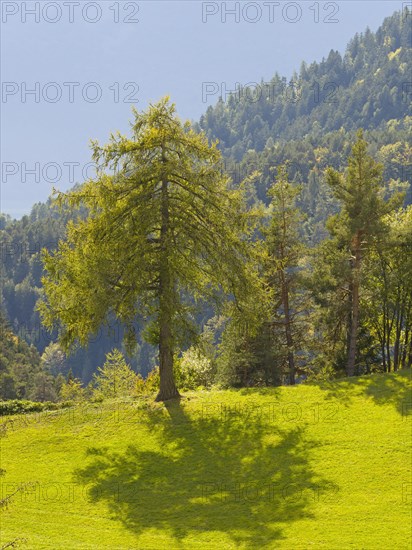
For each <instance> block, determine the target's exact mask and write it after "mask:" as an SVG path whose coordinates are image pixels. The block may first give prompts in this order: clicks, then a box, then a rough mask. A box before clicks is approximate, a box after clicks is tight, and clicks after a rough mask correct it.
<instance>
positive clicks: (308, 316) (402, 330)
mask: <svg viewBox="0 0 412 550" xmlns="http://www.w3.org/2000/svg"><path fill="white" fill-rule="evenodd" d="M409 19H410V17H409ZM411 44H412V31H411V26H410V24H409V22H408V17H407V16H405V13H404V14H401V13H395V14H394V15H393V16H392V17H390V18H387V19H386V20H385V21H384V23H383V25H382V26H381V27H380V28H379V29H378V31H377V32H376V33H372V32H371V31H370V30H367V31H365V33H363V34H361V35H356V36H355V37H354V38H353V39H352V40H351V42H350V43H349V45H348V47H347V50H346V52H345V53H344V54H343V55H341V54H340V53H339V52H335V51H331V52H330V53H329V55H328V56H327V58H325V59H324V60H323V61H322V62H320V63H318V62H314V63H312V64H311V65H309V66H306V65H305V64H302V66H301V68H300V71H299V74H296V75H295V76H294V77H293V79H292V81H291V82H287V81H286V79H284V78H281V77H280V76H279V75H277V74H276V75H275V76H274V77H273V79H272V80H271V81H270V82H269V83H266V84H265V83H262V84H261V86H260V87H258V88H255V89H254V90H251V89H249V90H247V89H242V90H240V91H239V94H233V95H232V96H230V97H229V98H227V101H223V100H220V101H218V103H217V104H216V105H215V106H214V107H209V108H208V110H207V112H206V113H205V115H204V116H202V117H201V119H200V121H199V123H198V124H196V125H195V129H197V130H198V131H199V130H203V131H205V133H206V135H207V137H208V138H209V139H210V140H211V141H212V140H215V139H216V138H217V139H218V140H219V148H220V150H221V151H222V154H223V166H222V169H224V170H225V171H226V172H227V173H228V174H229V176H230V177H231V178H232V181H233V184H234V187H238V186H239V185H240V184H241V182H243V181H244V180H246V184H245V186H246V188H247V196H248V203H249V206H260V207H261V210H262V211H263V214H262V216H263V226H264V227H263V228H262V230H261V231H258V232H257V234H259V235H264V237H265V239H264V240H265V245H264V252H263V254H264V257H266V260H267V263H265V261H266V260H262V265H261V267H262V269H263V271H264V272H265V277H266V279H265V284H266V285H267V288H269V292H270V293H272V294H271V296H272V299H273V304H274V305H272V308H271V309H270V308H269V309H270V311H269V312H267V311H266V312H265V313H264V315H263V317H262V318H261V320H262V322H261V323H260V325H259V326H257V327H256V326H255V327H253V330H251V329H249V328H248V327H245V326H244V324H242V323H241V322H237V321H239V319H236V315H235V313H234V314H233V318H232V321H231V322H228V321H227V319H226V320H223V321H222V320H221V319H220V318H219V317H213V315H214V313H213V311H212V309H211V308H210V307H208V306H206V307H205V308H204V309H203V311H199V312H197V314H196V316H195V321H196V323H197V325H198V326H200V329H201V331H202V330H203V336H204V338H203V339H208V338H209V340H210V339H211V340H213V342H214V344H216V345H218V346H217V351H216V350H215V351H213V352H210V346H209V352H202V353H204V354H205V357H206V360H207V361H208V362H209V363H208V364H210V365H211V367H210V372H211V375H210V377H209V379H208V380H206V383H212V382H216V381H218V382H219V383H221V384H224V385H238V386H239V385H240V386H242V385H262V384H278V383H282V382H283V383H284V382H290V383H294V381H295V376H296V377H297V376H302V377H307V376H328V375H336V374H339V373H340V374H342V373H343V372H344V370H345V354H346V353H347V348H348V345H349V343H348V342H349V340H350V334H349V332H350V331H349V328H348V327H349V324H350V323H349V321H348V318H349V317H350V316H351V315H352V313H353V311H352V309H353V308H352V306H353V304H351V303H349V302H348V295H349V294H350V293H351V292H352V290H353V288H352V285H353V280H352V274H351V271H350V269H349V267H350V262H348V256H347V254H348V253H349V252H350V253H351V252H352V251H353V242H352V241H351V237H350V234H351V231H352V229H353V227H352V226H351V224H350V223H349V222H348V219H349V218H350V216H352V218H353V219H355V218H356V216H357V218H356V220H357V221H356V223H358V224H360V223H363V224H365V219H367V217H368V216H369V217H370V216H371V215H372V214H373V212H375V210H374V208H375V207H376V205H378V204H379V205H380V206H379V208H380V210H379V220H378V221H377V222H376V224H375V225H374V226H373V227H372V226H370V224H369V225H368V226H367V229H364V228H363V226H362V229H361V230H360V233H359V234H360V235H361V236H360V237H359V238H360V244H359V247H358V248H359V250H361V249H362V254H361V256H362V267H360V265H359V266H358V267H359V269H362V285H363V286H362V289H364V292H362V294H361V296H360V298H359V301H360V305H361V314H360V317H359V335H360V336H359V342H358V346H357V351H356V358H355V360H354V361H355V363H356V368H355V371H356V372H357V373H358V374H360V373H363V372H371V371H374V370H384V371H390V370H393V369H395V370H396V369H398V368H400V367H409V366H411V361H412V334H411V331H412V328H411V320H412V288H411V281H412V276H411V275H412V271H411V269H412V266H411V258H412V255H411V254H410V250H411V233H412V231H411V228H412V225H411V224H412V220H411V216H412V210H411V208H406V207H407V206H408V205H410V204H412V191H411V189H412V185H411V184H412V182H411V178H412V144H411V135H412V116H411V99H410V98H411V82H410V80H411V79H410V74H411V61H410V60H411V54H412V48H411ZM273 64H274V67H275V66H276V60H274V62H273ZM359 128H364V130H365V132H364V135H363V137H362V138H359V136H358V138H357V137H356V131H357V130H358V129H359ZM357 139H358V140H359V141H358V152H359V151H360V150H361V149H362V144H361V143H363V141H362V140H363V139H365V147H366V143H367V144H368V145H367V151H366V149H365V151H363V152H362V153H359V154H361V155H362V159H363V160H362V162H363V161H365V162H367V163H369V160H367V159H369V158H370V159H373V162H375V161H376V166H375V164H370V165H369V164H368V166H369V168H370V174H371V178H370V181H369V182H367V184H365V185H366V186H365V188H364V189H357V191H356V193H358V195H356V199H357V200H359V201H360V202H361V201H362V198H363V196H362V193H369V194H370V200H371V203H370V205H369V206H368V208H369V210H368V208H366V207H365V208H364V209H363V210H362V212H360V213H359V212H357V213H354V212H353V208H352V206H353V205H350V204H345V193H344V192H343V191H342V189H344V187H345V185H346V186H347V188H348V189H349V188H350V185H352V184H353V181H352V182H351V180H350V178H347V179H346V180H345V181H344V182H343V180H344V175H343V174H344V172H345V170H346V169H347V166H348V158H350V156H351V154H354V157H353V158H354V159H355V160H356V152H355V153H352V148H353V146H354V144H355V142H356V140H357ZM359 144H360V145H359ZM366 153H367V154H368V157H367V158H366V156H365V155H366ZM369 155H370V157H369ZM365 159H366V160H365ZM354 162H355V161H354ZM370 162H371V163H372V160H371V161H370ZM380 164H381V166H380ZM283 165H284V168H283V169H282V170H280V172H278V173H277V175H276V169H277V168H278V167H279V166H283ZM328 168H330V169H334V170H335V171H337V173H339V174H340V175H339V177H338V176H337V175H336V174H335V175H333V173H332V172H329V176H328V175H327V174H328V172H327V169H328ZM369 168H368V169H369ZM339 178H341V179H342V178H343V179H342V181H341V179H339ZM275 181H276V184H274V182H275ZM339 188H341V189H340V190H339ZM279 193H280V194H279ZM353 193H355V191H353ZM356 193H355V194H356ZM359 193H360V194H359ZM401 193H403V195H402V194H401ZM377 197H378V198H379V200H378V198H377ZM375 199H376V200H375ZM374 201H375V202H374ZM376 201H378V202H376ZM379 201H381V202H379ZM384 204H386V205H389V206H388V207H386V206H383V205H384ZM371 205H372V206H371ZM373 205H375V206H373ZM402 206H403V208H402ZM351 209H352V210H351ZM274 212H275V213H277V216H278V217H279V216H283V217H284V219H285V220H288V224H289V225H288V229H289V230H288V232H286V233H284V234H283V235H282V238H281V237H280V236H279V235H280V234H281V232H280V231H279V226H278V225H276V224H277V223H278V221H276V219H278V218H276V216H275V217H274V216H273V214H274ZM83 214H84V211H82V210H76V212H75V213H73V212H72V211H70V210H64V211H59V210H58V209H57V208H56V207H55V205H54V204H53V203H52V202H51V201H48V202H47V203H46V204H37V205H35V206H34V207H33V208H32V211H31V213H30V215H28V216H24V217H23V218H22V219H21V220H18V221H16V220H11V219H10V218H8V217H7V216H3V217H2V219H1V225H0V228H1V229H0V247H1V252H2V256H1V262H2V309H3V310H4V312H5V316H6V317H7V319H8V322H9V325H10V327H11V328H12V329H13V331H14V332H15V334H18V335H19V337H20V339H25V340H26V341H27V342H28V343H29V344H34V346H35V347H36V348H37V350H38V352H39V353H40V354H42V353H44V352H45V350H46V348H47V347H48V346H50V344H52V343H53V341H55V340H56V339H57V332H56V331H54V332H53V333H52V334H48V333H47V331H46V329H45V328H44V327H43V326H42V325H41V322H40V318H39V314H38V312H37V311H36V309H35V306H36V303H37V302H38V300H39V298H40V297H41V295H42V283H41V277H42V275H43V267H42V262H41V255H40V250H41V249H42V248H47V249H48V250H54V249H55V248H56V246H57V242H58V240H59V239H62V238H63V237H64V236H65V235H66V227H67V221H68V220H69V219H72V220H73V219H76V217H77V216H79V215H80V216H82V215H83ZM362 216H363V221H359V220H360V217H362ZM372 217H373V216H372ZM352 218H351V219H352ZM378 222H379V223H378ZM354 223H355V222H354ZM365 235H366V236H365ZM282 239H283V240H282ZM280 250H282V255H279V254H280V253H279V251H280ZM285 250H286V251H287V252H285ZM348 251H349V252H348ZM265 255H266V256H265ZM351 261H352V260H351ZM279 266H281V267H279ZM358 267H355V269H358ZM245 307H246V306H245ZM245 311H247V309H243V311H242V314H241V317H243V321H244V318H245V315H246V313H245ZM351 312H352V313H351ZM265 315H266V317H265ZM285 315H288V318H287V321H285ZM208 318H211V319H210V322H209V324H208V325H207V326H206V327H205V325H204V323H205V322H206V321H207V320H208ZM141 321H143V320H140V319H137V320H136V323H135V329H136V331H137V332H138V343H137V345H136V347H135V349H134V350H133V351H132V353H131V354H130V362H131V364H132V366H133V368H134V369H135V370H138V371H140V372H141V373H142V374H143V375H146V374H147V373H148V372H149V371H150V370H151V369H152V368H153V367H154V366H155V364H156V353H155V350H154V348H153V347H152V346H150V345H149V344H147V343H145V342H144V340H143V338H142V335H141V329H142V326H143V324H142V322H141ZM246 324H247V323H246ZM285 324H286V325H288V326H290V327H291V330H290V332H289V334H288V333H287V331H286V332H285V331H284V327H285ZM123 333H124V330H123V326H122V325H121V324H120V323H119V322H118V321H116V320H115V319H114V318H113V320H112V322H111V323H109V326H107V327H104V328H102V329H101V330H100V331H99V333H98V334H97V335H96V336H95V337H93V338H92V342H91V343H90V344H89V346H88V347H86V348H85V349H81V348H80V347H79V348H78V349H77V351H76V353H75V354H74V355H72V356H71V357H69V358H68V359H67V361H66V363H65V367H64V368H65V370H64V371H61V373H62V374H67V369H68V368H69V367H71V368H72V370H73V373H74V375H75V376H77V377H79V378H81V379H82V380H83V381H84V382H88V381H89V380H90V379H91V377H92V375H93V373H94V372H95V371H96V368H97V367H98V366H99V365H102V364H103V362H104V357H105V354H106V353H107V352H108V351H110V350H111V349H112V348H113V347H118V348H122V349H124V348H123V344H122V340H123ZM211 334H212V335H211ZM205 335H206V336H205ZM210 335H211V336H210ZM209 340H208V341H209ZM262 349H264V350H265V353H262ZM49 351H50V350H49ZM189 351H190V350H189ZM292 351H293V360H292V356H291V352H292ZM30 353H31V354H32V355H31V356H32V357H34V355H33V354H34V352H33V351H31V352H30ZM36 357H37V356H36ZM186 359H187V357H186ZM38 361H39V359H38V357H37V358H36V360H35V361H34V363H35V364H37V362H38ZM291 361H292V362H291ZM274 364H275V365H277V366H276V369H273V365H274ZM291 369H292V371H293V376H292V377H291V378H290V372H291ZM10 372H11V371H10ZM7 374H8V375H9V374H10V373H9V372H8V371H7ZM10 376H11V378H13V377H14V378H16V376H17V375H15V374H13V372H11V374H10ZM15 381H16V380H14V382H13V384H14V383H15ZM3 397H7V396H5V395H3Z"/></svg>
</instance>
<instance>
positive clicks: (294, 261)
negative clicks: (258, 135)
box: [264, 164, 304, 384]
mask: <svg viewBox="0 0 412 550" xmlns="http://www.w3.org/2000/svg"><path fill="white" fill-rule="evenodd" d="M299 193H300V188H299V187H296V186H294V185H292V184H291V183H290V182H289V181H288V172H287V165H286V164H283V165H280V166H279V167H278V171H277V178H276V181H275V182H274V183H273V185H272V186H271V188H270V189H269V193H268V194H269V197H270V198H271V203H270V222H269V224H268V226H267V227H266V228H265V230H264V235H265V237H266V262H265V272H264V277H265V280H266V282H267V284H268V286H269V288H270V289H271V294H272V306H271V310H272V316H271V324H272V330H273V331H274V332H275V333H276V332H277V333H279V330H280V331H281V332H282V334H281V337H280V338H278V341H281V342H282V341H283V342H284V347H285V349H286V359H287V365H288V367H287V370H288V373H287V379H288V382H289V384H294V383H295V375H296V361H295V344H296V342H295V337H296V335H297V332H298V324H299V313H301V311H300V306H301V305H302V296H300V297H298V295H297V288H296V287H297V282H298V273H299V264H300V262H301V260H302V257H303V255H304V245H303V243H302V237H301V235H300V234H299V226H300V225H301V223H302V221H303V214H302V212H301V211H300V210H299V208H297V206H296V198H297V196H298V195H299ZM299 343H300V344H302V341H301V339H299Z"/></svg>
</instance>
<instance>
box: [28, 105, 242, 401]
mask: <svg viewBox="0 0 412 550" xmlns="http://www.w3.org/2000/svg"><path fill="white" fill-rule="evenodd" d="M134 114H135V120H134V122H133V124H132V137H131V138H128V137H124V136H122V135H120V133H118V134H117V135H112V136H111V139H110V141H109V143H108V144H107V145H106V146H103V147H102V146H99V144H98V143H97V142H92V149H93V158H94V160H95V161H96V163H97V164H98V165H99V167H100V169H99V173H98V176H97V178H96V179H95V180H93V181H89V182H86V183H85V184H84V185H83V186H82V187H81V188H80V189H79V190H76V191H73V192H70V193H68V194H63V193H58V194H57V199H56V200H57V202H58V203H59V204H60V205H69V206H71V207H72V208H75V207H78V206H79V205H83V206H85V207H86V208H87V212H88V214H87V216H86V218H85V219H83V220H81V219H78V220H77V221H75V222H70V223H69V225H68V230H67V238H66V240H65V241H64V242H63V241H62V242H60V243H59V247H58V250H57V251H56V252H55V253H48V252H45V254H44V266H45V269H46V276H45V277H44V278H43V285H44V298H43V299H42V301H41V302H40V303H39V306H38V307H39V309H40V313H41V315H42V319H43V322H44V323H45V325H46V326H47V327H50V328H51V327H53V326H55V325H56V324H57V323H58V324H59V326H60V338H59V340H60V343H61V344H62V346H63V347H64V348H65V349H70V347H71V346H72V345H73V344H74V343H75V342H76V341H80V342H81V343H82V344H85V343H86V342H87V338H88V335H89V334H93V333H96V332H97V331H98V330H99V327H100V326H101V325H102V324H103V323H105V322H107V319H108V316H109V315H113V314H114V315H115V316H116V318H117V319H118V320H119V321H120V322H122V323H125V325H126V327H127V340H128V341H129V342H130V343H131V342H132V341H133V337H134V321H135V319H136V317H137V316H138V315H139V316H143V317H144V318H145V319H146V320H147V322H148V327H147V329H146V331H145V334H146V338H147V339H148V340H149V341H150V342H152V343H155V344H157V345H158V348H159V362H160V390H159V393H158V396H157V398H156V399H157V400H159V401H164V400H167V399H171V398H176V397H178V396H179V392H178V389H177V387H176V384H175V380H174V375H173V355H174V352H175V350H176V347H177V346H178V345H179V342H181V341H182V338H183V337H184V336H185V334H187V333H188V329H190V323H189V321H190V314H191V310H192V309H193V305H194V304H196V302H199V301H201V300H204V299H210V298H216V299H219V297H221V296H222V295H223V294H224V293H230V294H231V295H234V296H241V295H242V293H247V292H248V284H249V280H250V271H249V267H248V266H249V263H248V251H249V248H250V245H249V240H248V239H247V238H245V234H246V233H247V230H248V223H249V222H248V220H249V217H248V215H246V214H245V211H244V209H243V193H242V192H241V191H240V190H237V191H235V190H230V189H229V180H228V178H227V177H226V176H225V175H224V174H222V172H221V162H220V152H219V151H218V149H217V147H216V144H213V145H211V146H209V144H208V141H207V138H206V137H205V135H204V134H197V133H195V132H194V131H193V130H192V129H191V127H190V123H189V122H186V123H184V124H183V123H182V122H181V121H180V120H179V119H178V118H177V116H176V113H175V106H174V105H173V104H170V103H169V99H168V98H164V99H162V100H161V101H160V102H159V103H157V104H156V105H154V106H150V108H149V109H148V110H147V112H143V113H139V112H137V111H134ZM189 332H190V331H189Z"/></svg>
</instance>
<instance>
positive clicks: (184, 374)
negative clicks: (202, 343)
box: [175, 347, 215, 390]
mask: <svg viewBox="0 0 412 550" xmlns="http://www.w3.org/2000/svg"><path fill="white" fill-rule="evenodd" d="M175 374H176V380H177V382H178V385H179V387H180V388H181V389H187V390H194V389H196V388H198V387H199V386H203V387H206V388H207V387H210V386H211V385H212V383H213V380H214V374H215V371H214V367H213V363H212V361H211V360H210V359H209V358H208V357H206V356H205V355H203V354H202V352H201V351H200V350H198V349H196V348H195V347H191V348H189V349H188V350H187V351H185V352H183V354H182V356H181V357H180V358H179V359H177V360H176V361H175Z"/></svg>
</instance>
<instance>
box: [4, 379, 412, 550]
mask: <svg viewBox="0 0 412 550" xmlns="http://www.w3.org/2000/svg"><path fill="white" fill-rule="evenodd" d="M410 381H411V377H410V372H405V371H403V372H399V373H397V374H393V375H375V376H371V377H361V378H356V379H352V380H347V379H345V380H341V381H338V382H334V383H330V384H322V385H306V386H298V387H294V388H291V387H289V388H288V387H282V388H272V389H262V390H257V389H253V390H252V389H250V390H238V391H215V392H197V393H196V392H192V393H190V394H187V396H186V398H185V399H183V400H182V401H181V402H180V404H178V403H174V404H171V405H167V406H164V405H162V404H154V403H151V402H149V401H143V400H142V401H135V402H107V403H103V404H99V405H97V404H95V405H92V404H87V405H84V406H81V407H77V408H72V409H67V410H61V411H54V412H50V413H47V412H43V413H37V414H30V415H25V416H23V415H21V416H15V417H10V418H9V420H12V421H13V422H12V423H10V424H8V430H7V433H6V435H5V436H4V437H3V438H2V440H1V447H2V453H1V458H2V461H1V467H2V468H4V469H5V470H6V475H5V477H4V478H2V480H3V483H2V496H3V497H4V496H6V495H7V494H8V493H10V492H12V491H13V490H14V489H15V488H16V487H17V486H18V485H19V484H21V483H27V482H33V483H34V485H33V487H32V488H29V489H28V490H27V491H26V492H21V493H19V494H17V495H16V496H15V497H14V499H13V501H12V502H11V504H10V505H9V506H8V508H7V509H6V510H4V511H2V512H1V517H0V519H1V527H2V534H1V542H2V543H3V544H4V543H5V542H6V541H8V540H11V539H13V538H15V537H18V536H24V537H25V538H26V539H27V544H26V545H25V546H24V548H33V549H43V548H49V549H53V550H55V549H65V550H71V549H82V550H84V549H95V548H96V549H101V548H110V549H125V550H126V549H132V548H133V549H156V550H158V549H163V548H166V549H168V550H171V549H190V550H192V549H193V550H196V549H199V550H200V549H202V550H203V549H207V550H209V549H214V548H216V549H219V550H224V549H235V548H241V549H269V548H284V549H288V550H290V549H292V550H295V549H305V550H306V549H310V548H324V549H327V550H334V549H339V550H341V549H346V548H354V549H356V550H360V549H367V550H376V549H384V550H387V549H389V548H390V549H396V548H402V549H405V550H406V549H410V547H411V519H412V517H411V500H412V480H411V459H412V454H411V419H412V416H411V412H412V403H411V401H412V398H411V384H410ZM3 420H4V419H3Z"/></svg>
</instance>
